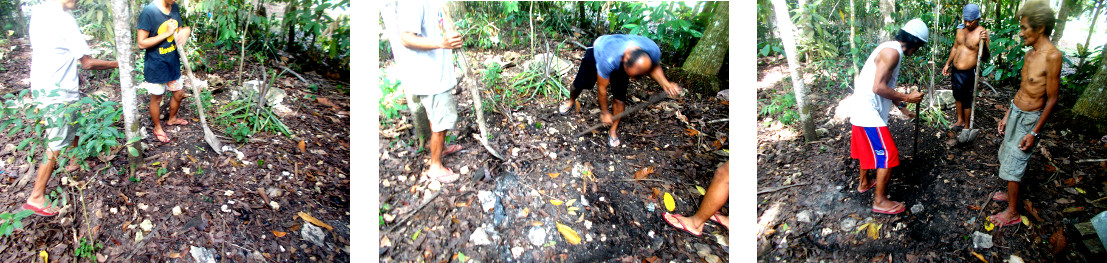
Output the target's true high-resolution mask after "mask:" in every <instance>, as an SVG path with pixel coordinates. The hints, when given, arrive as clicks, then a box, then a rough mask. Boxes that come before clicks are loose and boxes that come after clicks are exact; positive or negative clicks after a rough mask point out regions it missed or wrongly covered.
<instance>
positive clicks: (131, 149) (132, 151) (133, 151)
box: [127, 146, 138, 156]
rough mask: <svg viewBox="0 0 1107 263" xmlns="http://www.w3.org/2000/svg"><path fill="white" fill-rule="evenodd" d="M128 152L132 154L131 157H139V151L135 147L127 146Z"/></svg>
mask: <svg viewBox="0 0 1107 263" xmlns="http://www.w3.org/2000/svg"><path fill="white" fill-rule="evenodd" d="M127 151H129V152H131V156H138V149H135V147H134V146H127Z"/></svg>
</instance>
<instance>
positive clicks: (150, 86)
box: [138, 78, 184, 95]
mask: <svg viewBox="0 0 1107 263" xmlns="http://www.w3.org/2000/svg"><path fill="white" fill-rule="evenodd" d="M181 79H184V78H179V79H177V80H173V81H170V82H168V83H150V82H145V81H143V82H142V84H138V88H140V89H146V92H149V93H150V94H153V95H162V94H165V90H167V89H168V90H169V91H178V90H181V89H182V88H184V85H181Z"/></svg>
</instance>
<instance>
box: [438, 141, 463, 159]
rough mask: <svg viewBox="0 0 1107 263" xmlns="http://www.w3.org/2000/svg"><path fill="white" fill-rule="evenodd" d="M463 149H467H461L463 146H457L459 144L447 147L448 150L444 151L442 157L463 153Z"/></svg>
mask: <svg viewBox="0 0 1107 263" xmlns="http://www.w3.org/2000/svg"><path fill="white" fill-rule="evenodd" d="M461 149H465V147H461V145H457V144H451V145H447V146H446V149H445V150H444V151H442V156H446V155H449V154H451V153H455V152H458V151H461Z"/></svg>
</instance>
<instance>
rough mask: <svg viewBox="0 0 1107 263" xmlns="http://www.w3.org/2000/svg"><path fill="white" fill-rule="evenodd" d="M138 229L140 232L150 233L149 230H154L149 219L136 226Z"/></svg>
mask: <svg viewBox="0 0 1107 263" xmlns="http://www.w3.org/2000/svg"><path fill="white" fill-rule="evenodd" d="M138 227H141V228H142V231H146V232H150V230H153V229H154V223H151V222H150V219H144V220H142V223H139V224H138Z"/></svg>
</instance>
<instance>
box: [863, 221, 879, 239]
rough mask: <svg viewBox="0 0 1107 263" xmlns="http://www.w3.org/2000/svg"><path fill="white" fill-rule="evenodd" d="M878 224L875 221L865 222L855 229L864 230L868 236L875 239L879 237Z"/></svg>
mask: <svg viewBox="0 0 1107 263" xmlns="http://www.w3.org/2000/svg"><path fill="white" fill-rule="evenodd" d="M880 226H881V225H880V224H877V223H871V222H870V223H865V224H863V225H861V227H858V228H857V231H861V230H865V232H866V234H868V236H869V238H872V239H873V240H876V239H877V238H880Z"/></svg>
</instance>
